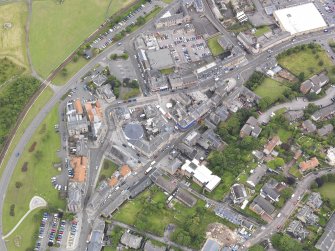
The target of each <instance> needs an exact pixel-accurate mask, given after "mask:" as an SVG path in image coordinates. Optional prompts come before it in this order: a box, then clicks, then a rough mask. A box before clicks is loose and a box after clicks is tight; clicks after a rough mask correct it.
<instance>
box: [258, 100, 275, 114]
mask: <svg viewBox="0 0 335 251" xmlns="http://www.w3.org/2000/svg"><path fill="white" fill-rule="evenodd" d="M271 104H272V100H271V98H270V97H264V98H262V99H261V100H260V101H259V103H258V107H259V109H260V110H261V111H265V110H266V109H267V108H268V107H269V106H270V105H271Z"/></svg>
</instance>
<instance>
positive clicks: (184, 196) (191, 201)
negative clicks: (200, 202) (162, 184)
mask: <svg viewBox="0 0 335 251" xmlns="http://www.w3.org/2000/svg"><path fill="white" fill-rule="evenodd" d="M175 196H176V198H177V199H178V200H180V201H181V202H183V203H184V204H185V205H186V206H188V207H193V206H194V205H195V204H196V203H197V199H196V198H195V197H194V196H193V195H191V194H190V193H189V192H187V191H186V190H185V189H182V188H178V190H177V192H176V195H175Z"/></svg>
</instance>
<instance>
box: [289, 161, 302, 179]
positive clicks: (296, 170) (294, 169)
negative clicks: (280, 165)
mask: <svg viewBox="0 0 335 251" xmlns="http://www.w3.org/2000/svg"><path fill="white" fill-rule="evenodd" d="M289 173H290V174H292V175H293V176H294V177H296V178H298V179H300V178H301V177H302V174H301V172H300V171H299V167H298V165H297V164H296V165H294V166H292V167H291V168H290V170H289Z"/></svg>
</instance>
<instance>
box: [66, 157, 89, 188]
mask: <svg viewBox="0 0 335 251" xmlns="http://www.w3.org/2000/svg"><path fill="white" fill-rule="evenodd" d="M70 164H71V166H72V168H73V170H74V175H73V178H72V180H74V181H77V182H84V181H85V179H86V168H87V157H85V156H79V157H73V158H72V159H71V161H70Z"/></svg>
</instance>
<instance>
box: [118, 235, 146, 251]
mask: <svg viewBox="0 0 335 251" xmlns="http://www.w3.org/2000/svg"><path fill="white" fill-rule="evenodd" d="M142 239H143V237H140V236H137V235H134V234H131V233H129V232H128V231H126V232H124V234H123V235H122V236H121V240H120V241H121V243H122V244H123V245H125V246H126V247H127V248H131V249H139V248H140V247H141V245H142Z"/></svg>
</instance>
